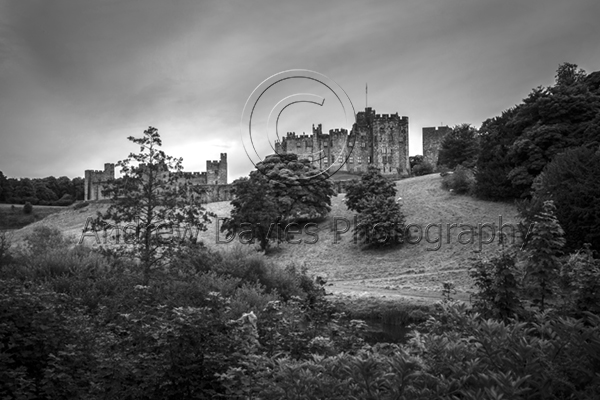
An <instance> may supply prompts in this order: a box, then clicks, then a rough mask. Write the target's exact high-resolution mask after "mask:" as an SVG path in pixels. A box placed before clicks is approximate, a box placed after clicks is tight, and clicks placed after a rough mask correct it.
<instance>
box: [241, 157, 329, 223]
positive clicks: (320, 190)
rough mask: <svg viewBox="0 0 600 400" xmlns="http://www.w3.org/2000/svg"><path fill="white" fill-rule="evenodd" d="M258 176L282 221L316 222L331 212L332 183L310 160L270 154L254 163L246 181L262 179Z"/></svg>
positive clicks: (327, 175)
mask: <svg viewBox="0 0 600 400" xmlns="http://www.w3.org/2000/svg"><path fill="white" fill-rule="evenodd" d="M259 174H260V175H263V176H265V177H266V178H267V179H268V182H269V185H270V187H271V190H272V193H273V198H274V199H276V201H277V210H278V212H279V214H280V216H281V220H282V221H285V222H291V221H299V220H310V219H319V218H323V217H324V216H326V215H327V214H328V213H329V211H330V210H331V196H334V195H335V191H334V190H333V183H332V182H331V180H330V179H329V174H328V173H327V172H325V171H320V170H319V169H318V168H316V167H314V166H312V165H311V163H310V161H308V160H306V159H298V155H296V154H277V155H270V156H267V157H265V159H264V160H263V161H261V162H259V163H258V164H256V170H255V171H252V172H251V173H250V180H251V181H255V180H257V179H262V178H258V175H259Z"/></svg>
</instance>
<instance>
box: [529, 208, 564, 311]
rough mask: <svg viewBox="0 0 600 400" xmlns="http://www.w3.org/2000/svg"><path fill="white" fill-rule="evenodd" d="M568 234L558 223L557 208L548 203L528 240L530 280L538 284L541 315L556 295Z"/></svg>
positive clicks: (532, 228) (538, 215) (532, 227)
mask: <svg viewBox="0 0 600 400" xmlns="http://www.w3.org/2000/svg"><path fill="white" fill-rule="evenodd" d="M563 236H564V231H563V229H562V227H561V226H560V224H559V223H558V220H557V219H556V206H555V205H554V202H553V201H552V200H547V201H545V202H544V205H543V206H542V211H541V212H540V213H539V214H537V215H536V217H535V218H534V220H533V224H532V225H531V228H530V232H529V235H528V237H527V238H526V243H525V251H526V253H527V266H526V270H527V278H528V279H529V280H532V281H534V282H535V284H537V285H538V287H537V292H538V293H537V296H538V297H537V298H536V299H535V301H534V302H536V303H538V304H539V307H540V311H544V307H545V299H546V297H547V296H548V295H550V294H552V291H551V284H552V283H553V282H554V281H555V280H556V277H557V275H558V271H559V268H560V263H559V259H558V252H559V251H560V249H561V248H562V247H563V246H564V244H565V239H564V237H563Z"/></svg>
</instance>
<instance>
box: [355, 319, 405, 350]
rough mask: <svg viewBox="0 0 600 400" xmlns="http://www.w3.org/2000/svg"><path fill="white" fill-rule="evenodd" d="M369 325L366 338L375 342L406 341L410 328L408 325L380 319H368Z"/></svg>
mask: <svg viewBox="0 0 600 400" xmlns="http://www.w3.org/2000/svg"><path fill="white" fill-rule="evenodd" d="M365 322H366V323H367V325H368V329H367V334H366V335H365V336H366V338H365V340H366V341H367V342H368V343H370V344H375V343H382V342H387V343H406V341H407V340H408V337H407V335H408V334H409V333H410V331H411V330H410V329H409V327H408V326H407V325H397V324H385V323H383V322H381V321H379V320H366V321H365Z"/></svg>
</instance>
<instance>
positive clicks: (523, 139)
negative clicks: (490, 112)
mask: <svg viewBox="0 0 600 400" xmlns="http://www.w3.org/2000/svg"><path fill="white" fill-rule="evenodd" d="M599 82H600V76H599V75H598V74H596V73H594V74H590V75H589V76H587V75H585V72H584V71H583V70H581V69H577V66H576V65H574V64H568V63H565V64H562V65H560V66H559V68H558V71H557V75H556V83H555V85H554V86H551V87H548V88H543V87H538V88H535V89H533V90H532V91H531V93H530V94H529V95H528V96H527V98H526V99H524V100H523V102H522V103H521V104H518V105H517V106H515V107H513V108H511V109H509V110H507V111H505V112H503V113H502V115H501V116H500V117H495V118H492V119H488V120H487V121H485V122H484V123H483V125H482V127H481V128H480V132H481V139H480V150H479V155H478V161H477V182H476V186H475V193H476V194H477V195H478V196H480V197H484V198H490V199H497V200H502V199H511V198H519V197H521V198H523V197H530V196H531V194H532V193H531V185H532V184H533V182H534V180H535V178H536V177H537V176H538V175H539V174H540V173H541V172H542V171H543V169H544V167H545V166H546V165H547V164H548V163H549V162H551V161H552V159H553V158H554V157H555V156H556V155H558V154H560V153H561V152H563V151H565V150H566V149H568V148H572V147H577V146H582V145H598V144H600V84H599Z"/></svg>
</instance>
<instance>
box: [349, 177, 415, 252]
mask: <svg viewBox="0 0 600 400" xmlns="http://www.w3.org/2000/svg"><path fill="white" fill-rule="evenodd" d="M345 201H346V206H347V207H348V209H349V210H352V211H354V212H356V213H357V214H358V215H357V217H356V222H357V223H356V225H355V226H354V232H353V234H354V237H355V240H356V241H358V240H360V242H361V243H363V244H366V245H368V246H377V247H378V246H391V245H394V244H400V243H404V234H405V232H404V228H405V218H404V214H402V211H401V209H400V204H399V202H398V201H397V199H396V185H395V184H394V182H392V181H389V180H387V179H386V178H385V177H384V176H383V175H381V173H380V171H379V169H377V168H376V167H373V166H371V167H369V168H368V170H367V172H365V173H364V174H363V175H362V177H361V179H360V180H354V181H353V182H352V183H351V184H350V185H348V187H347V189H346V199H345Z"/></svg>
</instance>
